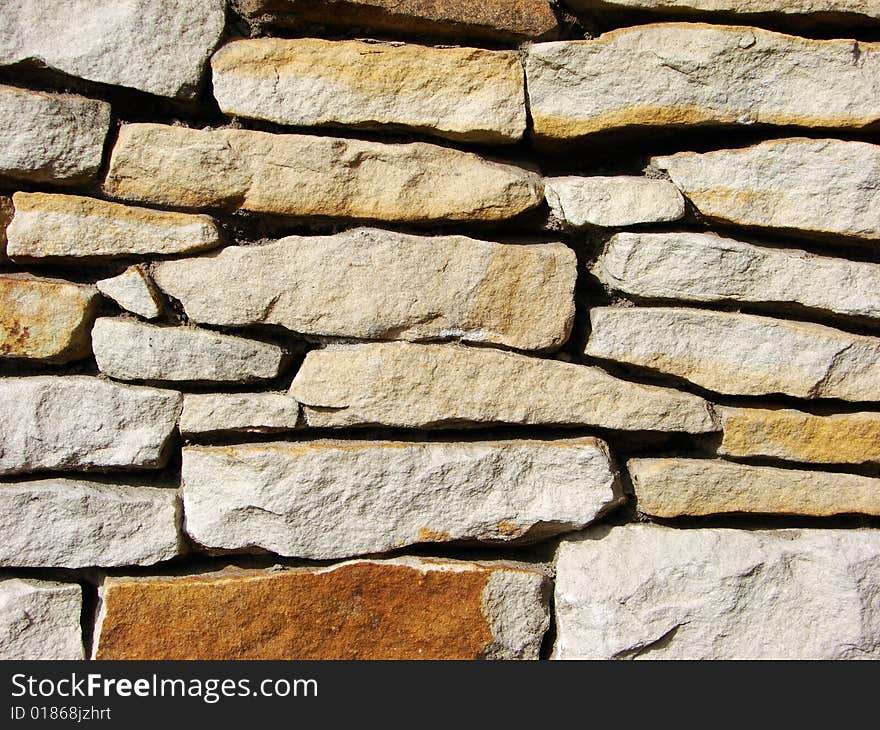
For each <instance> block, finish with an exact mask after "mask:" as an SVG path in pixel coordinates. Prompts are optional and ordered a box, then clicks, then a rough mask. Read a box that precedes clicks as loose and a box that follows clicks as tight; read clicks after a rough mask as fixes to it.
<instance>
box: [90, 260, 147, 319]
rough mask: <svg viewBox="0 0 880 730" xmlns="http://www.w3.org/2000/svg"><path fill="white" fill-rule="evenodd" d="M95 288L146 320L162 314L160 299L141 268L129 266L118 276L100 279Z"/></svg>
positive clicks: (145, 272)
mask: <svg viewBox="0 0 880 730" xmlns="http://www.w3.org/2000/svg"><path fill="white" fill-rule="evenodd" d="M95 286H97V287H98V291H99V292H101V294H103V295H104V296H105V297H108V298H110V299H112V300H113V301H114V302H116V303H117V304H118V305H119V306H120V307H122V308H123V309H125V310H126V311H128V312H133V313H134V314H139V315H140V316H141V317H145V318H146V319H155V318H156V317H158V316H159V315H160V314H162V299H161V296H160V294H159V293H158V292H157V291H156V288H155V287H154V286H153V282H152V280H151V279H150V275H149V274H148V273H147V271H146V270H145V268H144V267H143V266H129V267H128V268H127V269H126V270H125V271H123V272H122V273H121V274H119V275H118V276H113V277H111V278H109V279H101V281H99V282H97V283H96V284H95Z"/></svg>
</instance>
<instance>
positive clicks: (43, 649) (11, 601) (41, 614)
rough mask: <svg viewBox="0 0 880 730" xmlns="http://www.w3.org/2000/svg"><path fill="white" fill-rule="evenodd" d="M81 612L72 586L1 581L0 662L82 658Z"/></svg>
mask: <svg viewBox="0 0 880 730" xmlns="http://www.w3.org/2000/svg"><path fill="white" fill-rule="evenodd" d="M81 611H82V588H80V587H79V586H78V585H77V584H75V583H55V582H52V581H45V580H31V579H24V578H8V579H6V580H0V659H3V660H9V659H12V660H22V659H43V660H49V659H69V660H79V659H83V643H82V630H81V629H80V613H81Z"/></svg>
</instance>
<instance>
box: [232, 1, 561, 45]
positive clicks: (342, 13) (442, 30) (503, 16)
mask: <svg viewBox="0 0 880 730" xmlns="http://www.w3.org/2000/svg"><path fill="white" fill-rule="evenodd" d="M239 4H240V5H241V6H243V8H244V10H245V12H246V14H248V15H250V16H251V17H259V16H270V19H271V21H272V22H274V23H276V24H280V25H288V26H292V27H299V26H300V25H302V23H304V22H305V23H314V24H318V25H322V26H330V27H342V28H345V29H346V30H350V29H351V28H352V27H359V28H364V29H365V30H378V31H380V32H390V33H394V34H395V35H396V34H400V33H407V34H411V35H417V36H418V35H425V36H429V37H434V38H439V39H445V40H448V41H451V42H452V43H460V42H461V41H462V39H465V38H473V39H478V40H493V41H508V42H510V41H519V40H525V39H540V38H555V37H556V35H557V33H558V30H559V28H558V26H557V24H556V17H555V16H554V14H553V11H552V10H551V9H550V4H549V3H548V2H546V0H483V1H482V2H479V3H474V2H471V1H470V0H439V1H438V0H341V1H340V2H327V1H326V0H241V2H240V3H239Z"/></svg>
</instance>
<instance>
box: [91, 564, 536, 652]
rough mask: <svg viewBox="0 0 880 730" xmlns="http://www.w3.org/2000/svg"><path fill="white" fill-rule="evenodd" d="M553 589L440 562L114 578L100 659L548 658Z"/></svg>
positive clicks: (103, 613)
mask: <svg viewBox="0 0 880 730" xmlns="http://www.w3.org/2000/svg"><path fill="white" fill-rule="evenodd" d="M547 588H548V580H547V578H546V577H545V576H544V575H542V574H540V573H537V572H535V571H533V570H530V569H527V568H523V567H519V566H515V565H510V564H503V563H500V564H499V563H495V564H493V563H464V562H457V561H451V560H439V559H430V558H426V559H421V560H419V559H413V558H399V559H395V560H383V561H379V560H370V561H366V560H363V561H352V562H347V563H340V564H338V565H332V566H330V567H325V568H300V569H293V570H280V571H248V572H244V571H239V570H234V569H229V570H227V571H224V572H221V573H214V574H207V575H197V576H180V577H169V578H107V579H106V580H105V581H104V585H103V587H102V589H101V599H102V605H101V610H100V615H99V617H98V624H97V627H96V641H95V652H94V655H95V658H97V659H279V660H280V659H537V658H538V652H539V650H540V646H541V640H542V638H543V635H544V632H545V631H546V630H547V627H548V624H549V617H548V610H547V595H546V594H547ZM331 627H332V630H328V629H330V628H331Z"/></svg>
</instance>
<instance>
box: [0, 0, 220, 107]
mask: <svg viewBox="0 0 880 730" xmlns="http://www.w3.org/2000/svg"><path fill="white" fill-rule="evenodd" d="M224 20H225V2H224V1H223V0H158V2H157V1H156V0H151V1H150V2H142V1H141V0H56V2H53V3H52V5H51V9H49V8H45V7H41V6H40V5H39V3H34V2H31V0H8V1H7V2H5V3H4V5H3V21H4V22H3V27H2V28H0V65H3V66H9V65H12V64H16V63H21V62H32V63H37V64H39V65H40V66H46V67H48V68H51V69H55V70H57V71H61V72H63V73H66V74H70V75H71V76H79V77H80V78H84V79H88V80H89V81H98V82H101V83H105V84H115V85H119V86H129V87H131V88H134V89H140V90H141V91H149V92H150V93H153V94H159V95H161V96H176V97H183V98H190V97H192V96H194V95H195V93H196V92H197V90H198V88H199V85H200V81H201V77H202V73H203V70H204V66H205V62H206V61H207V58H208V56H209V54H210V53H211V51H212V50H213V49H214V46H215V45H216V44H217V41H218V40H220V35H221V33H222V32H223V25H224ZM147 59H148V60H149V62H148V63H147V62H145V60H147Z"/></svg>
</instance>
